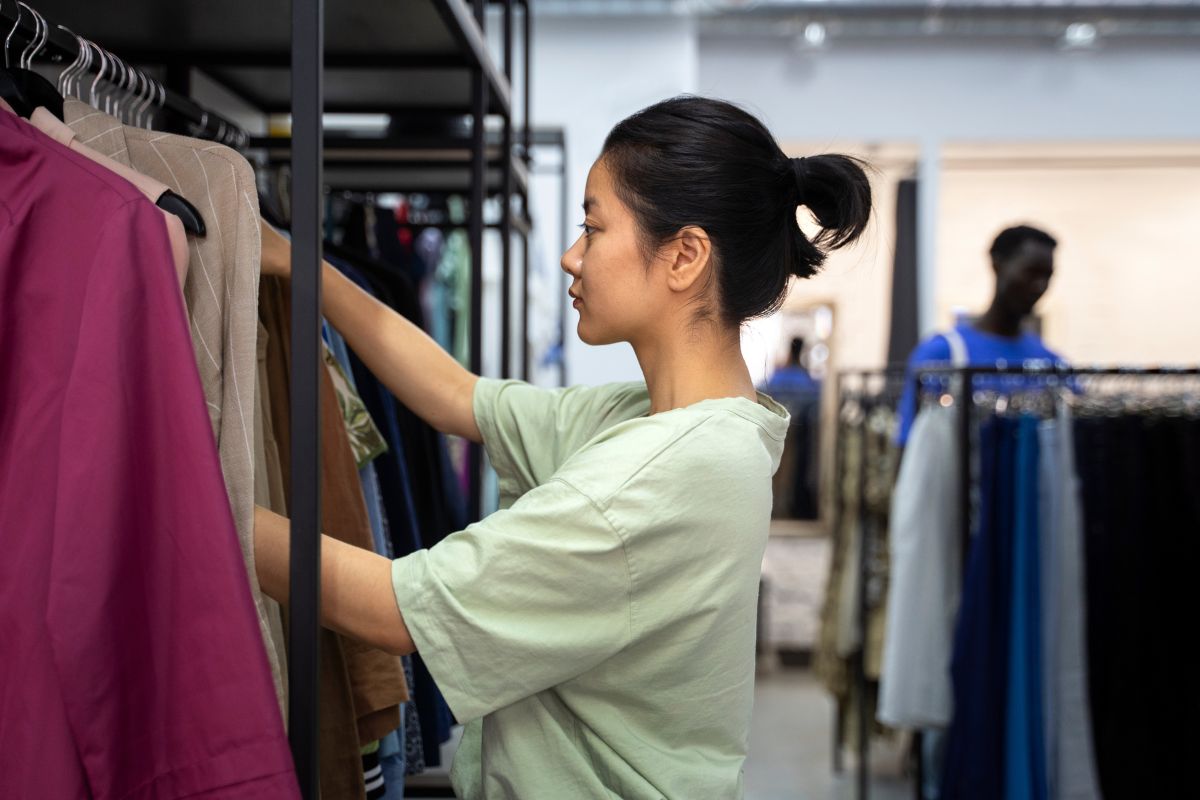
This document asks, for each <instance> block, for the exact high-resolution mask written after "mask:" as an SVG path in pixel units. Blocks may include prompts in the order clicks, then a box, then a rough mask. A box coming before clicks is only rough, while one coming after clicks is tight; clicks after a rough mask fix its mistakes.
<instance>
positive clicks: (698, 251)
mask: <svg viewBox="0 0 1200 800" xmlns="http://www.w3.org/2000/svg"><path fill="white" fill-rule="evenodd" d="M664 255H665V256H666V257H667V263H668V265H669V266H668V270H667V288H669V289H670V290H671V291H673V292H687V291H689V290H691V289H692V287H694V286H696V285H697V281H699V280H700V279H701V278H702V277H703V276H704V274H705V272H706V271H707V270H708V268H709V267H710V266H711V264H712V240H711V239H709V238H708V234H707V233H705V232H704V229H703V228H699V227H696V226H695V225H689V226H688V227H686V228H683V229H682V230H680V231H679V233H678V234H677V235H676V236H675V237H674V238H673V239H671V241H670V242H668V243H667V252H666V253H665V254H664Z"/></svg>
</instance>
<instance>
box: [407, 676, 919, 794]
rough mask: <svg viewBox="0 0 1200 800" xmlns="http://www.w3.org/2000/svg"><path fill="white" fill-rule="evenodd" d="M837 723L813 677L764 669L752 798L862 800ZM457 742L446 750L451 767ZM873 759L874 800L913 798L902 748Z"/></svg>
mask: <svg viewBox="0 0 1200 800" xmlns="http://www.w3.org/2000/svg"><path fill="white" fill-rule="evenodd" d="M832 725H833V704H832V703H831V701H830V698H829V695H828V694H826V692H825V690H824V689H822V688H821V685H820V684H819V683H818V682H817V681H816V679H815V678H814V677H813V676H812V673H810V672H809V671H807V670H799V669H784V668H771V667H768V668H767V669H765V670H764V671H761V672H760V673H759V675H758V678H757V682H756V686H755V691H754V720H753V722H752V723H751V726H750V757H749V758H748V759H747V760H746V800H856V793H855V788H856V784H855V780H856V778H855V773H854V769H853V767H854V760H853V759H854V756H853V754H850V753H847V754H846V760H845V772H843V773H842V774H841V775H834V774H833V771H832V760H833V757H832V754H831V751H830V748H831V747H832V742H833V733H832ZM456 744H457V741H455V742H452V743H450V744H449V745H448V746H447V747H446V748H445V750H444V751H443V752H444V753H445V755H446V762H447V763H449V759H450V758H452V757H453V756H452V753H453V750H454V746H455V745H456ZM871 758H872V760H873V766H872V770H871V771H872V775H873V777H872V781H871V786H870V800H910V798H911V797H912V788H911V783H910V782H909V780H907V779H906V778H903V777H901V776H900V754H899V752H898V751H897V750H896V748H895V747H894V746H889V744H888V743H887V742H876V743H875V746H874V747H873V748H872V755H871ZM437 772H439V773H443V774H444V772H443V771H442V770H438V771H437ZM430 777H432V776H430ZM443 781H444V778H443ZM430 794H432V793H426V794H422V792H421V791H420V789H419V788H415V787H414V788H412V789H410V791H409V793H408V795H407V796H408V797H409V798H411V800H422V798H424V797H428V796H430ZM439 796H444V795H439Z"/></svg>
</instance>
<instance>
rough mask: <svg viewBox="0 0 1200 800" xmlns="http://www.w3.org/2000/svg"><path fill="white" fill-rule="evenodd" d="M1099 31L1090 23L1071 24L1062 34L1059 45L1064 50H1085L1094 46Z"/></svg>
mask: <svg viewBox="0 0 1200 800" xmlns="http://www.w3.org/2000/svg"><path fill="white" fill-rule="evenodd" d="M1098 37H1099V31H1097V30H1096V26H1095V25H1093V24H1092V23H1090V22H1072V23H1071V24H1070V25H1068V26H1067V29H1066V31H1064V32H1063V35H1062V39H1061V40H1059V44H1060V45H1061V46H1062V48H1063V49H1064V50H1086V49H1088V48H1091V47H1095V46H1096V40H1097V38H1098Z"/></svg>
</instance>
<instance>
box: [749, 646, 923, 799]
mask: <svg viewBox="0 0 1200 800" xmlns="http://www.w3.org/2000/svg"><path fill="white" fill-rule="evenodd" d="M832 726H833V703H832V702H831V700H830V697H829V695H828V694H827V693H826V692H825V690H824V689H823V688H822V687H821V685H820V684H819V683H818V682H817V680H816V679H815V678H814V677H813V676H812V673H810V672H808V671H807V670H797V669H775V670H772V671H768V672H765V673H763V674H760V675H759V676H758V682H757V685H756V688H755V692H754V719H753V722H752V723H751V727H750V756H749V758H748V759H747V760H746V800H853V799H854V798H855V797H856V796H857V795H856V783H855V781H856V777H855V772H854V770H853V766H854V761H853V756H852V754H849V753H848V754H846V757H845V765H844V766H845V771H844V772H843V773H842V774H841V775H834V774H833V770H832V762H833V756H832V751H831V748H832V744H833V733H832ZM871 758H872V760H873V767H872V770H871V771H872V776H873V777H872V780H871V785H870V795H869V796H870V800H910V798H911V797H912V784H911V782H910V781H909V780H908V779H907V778H904V777H901V775H900V761H901V757H900V753H899V751H898V750H897V748H896V746H895V745H893V746H889V744H888V743H887V742H876V743H875V746H873V748H872V754H871Z"/></svg>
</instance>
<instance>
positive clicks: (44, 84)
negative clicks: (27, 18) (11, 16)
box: [0, 0, 63, 119]
mask: <svg viewBox="0 0 1200 800" xmlns="http://www.w3.org/2000/svg"><path fill="white" fill-rule="evenodd" d="M0 1H2V0H0ZM22 9H24V10H25V11H28V12H29V13H30V15H32V16H33V30H34V33H33V39H32V40H31V41H30V42H29V44H27V45H26V46H25V48H24V49H23V50H22V51H21V57H20V59H19V60H18V62H17V66H16V67H13V66H12V64H11V61H10V59H9V45H10V43H11V41H12V38H13V36H14V35H15V34H16V32H17V29H18V28H19V27H21V10H22ZM49 38H50V26H49V25H47V24H46V20H45V19H43V18H42V16H41V15H40V14H38V13H37V12H36V11H34V10H33V9H32V8H30V7H29V6H27V5H25V4H24V3H22V2H18V3H17V18H16V22H14V23H13V28H12V30H11V31H9V33H8V36H7V38H5V40H4V68H3V69H0V97H3V98H4V99H5V101H7V102H8V104H9V105H10V106H12V108H13V110H14V111H16V112H17V113H18V114H20V115H21V116H22V117H25V118H26V119H28V118H29V115H30V114H32V113H33V112H34V109H36V108H37V107H38V106H45V107H46V110H48V111H49V112H50V113H52V114H54V116H56V117H58V118H59V119H62V118H63V98H62V95H61V94H59V93H58V90H57V88H56V87H55V85H54V84H53V83H51V82H50V81H48V80H46V79H45V78H43V77H42V76H41V75H39V74H38V73H36V72H34V71H33V70H32V69H30V67H31V66H33V59H34V58H35V57H36V56H37V54H38V53H40V52H41V51H42V49H43V48H45V46H46V42H47V40H48V39H49ZM31 51H32V52H31Z"/></svg>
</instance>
